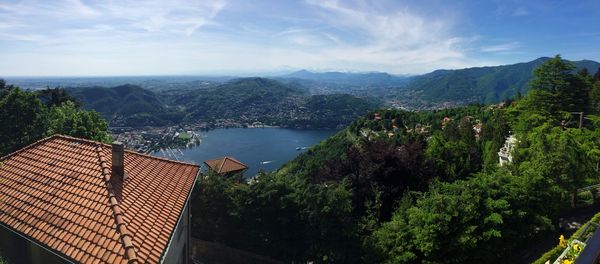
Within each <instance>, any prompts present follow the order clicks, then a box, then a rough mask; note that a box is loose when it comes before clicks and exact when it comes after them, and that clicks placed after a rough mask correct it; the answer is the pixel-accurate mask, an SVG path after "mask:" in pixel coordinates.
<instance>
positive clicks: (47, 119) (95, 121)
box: [0, 86, 111, 155]
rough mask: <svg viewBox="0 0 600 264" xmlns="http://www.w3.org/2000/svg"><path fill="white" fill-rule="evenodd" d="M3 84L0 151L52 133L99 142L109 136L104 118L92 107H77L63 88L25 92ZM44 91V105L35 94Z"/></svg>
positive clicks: (4, 152)
mask: <svg viewBox="0 0 600 264" xmlns="http://www.w3.org/2000/svg"><path fill="white" fill-rule="evenodd" d="M4 88H5V89H4V91H3V92H4V93H5V94H4V96H2V97H1V99H0V123H2V126H1V127H0V155H5V154H7V153H10V152H12V151H15V150H17V149H19V148H22V147H24V146H26V145H28V144H31V143H33V142H34V141H36V140H39V139H42V138H43V137H46V136H50V135H53V134H64V135H70V136H74V137H81V138H87V139H92V140H98V141H103V142H109V141H110V139H111V138H110V135H109V134H108V131H107V129H108V125H107V123H106V121H104V120H103V119H102V118H101V117H100V115H99V114H98V113H96V112H94V111H84V110H80V109H78V108H77V106H76V104H75V103H74V102H73V101H71V100H70V99H71V97H68V96H65V93H64V91H63V92H61V91H60V90H55V89H52V90H49V91H47V92H28V91H23V90H21V89H19V88H16V87H12V86H10V87H7V86H4ZM0 90H2V89H0ZM0 92H2V91H0ZM52 94H54V95H52ZM46 95H48V96H49V100H47V101H46V105H45V104H44V103H42V101H41V100H40V99H39V96H42V97H45V96H46Z"/></svg>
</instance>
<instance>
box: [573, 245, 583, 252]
mask: <svg viewBox="0 0 600 264" xmlns="http://www.w3.org/2000/svg"><path fill="white" fill-rule="evenodd" d="M573 249H575V251H576V252H581V246H580V245H579V244H573Z"/></svg>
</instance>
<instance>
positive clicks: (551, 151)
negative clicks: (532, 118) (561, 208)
mask: <svg viewBox="0 0 600 264" xmlns="http://www.w3.org/2000/svg"><path fill="white" fill-rule="evenodd" d="M583 133H586V132H584V131H583V130H581V129H574V128H568V129H564V130H563V129H561V128H559V127H553V126H552V125H550V124H544V125H542V126H539V127H537V128H534V129H533V131H532V132H531V133H529V134H527V136H526V137H524V138H523V141H524V142H522V143H521V144H520V145H521V147H519V148H518V151H517V152H516V153H515V160H516V162H517V163H518V164H519V170H520V171H527V170H533V171H537V172H538V173H540V174H541V175H544V177H546V178H548V179H550V180H552V181H553V182H554V183H555V184H556V185H557V186H559V187H561V188H562V189H563V190H565V191H566V192H568V193H569V194H570V195H571V204H572V206H573V207H575V206H576V198H577V189H578V188H581V187H584V186H585V182H586V179H588V178H589V177H590V175H592V174H593V171H594V168H595V165H596V163H595V161H594V160H592V159H591V157H590V155H588V152H589V151H591V150H588V151H586V147H584V146H583V145H582V142H585V141H587V140H585V139H584V134H583ZM587 149H590V148H589V147H587Z"/></svg>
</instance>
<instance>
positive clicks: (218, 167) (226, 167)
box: [204, 157, 248, 174]
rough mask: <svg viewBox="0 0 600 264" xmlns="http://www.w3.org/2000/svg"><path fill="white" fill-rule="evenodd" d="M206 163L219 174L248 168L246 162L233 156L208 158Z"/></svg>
mask: <svg viewBox="0 0 600 264" xmlns="http://www.w3.org/2000/svg"><path fill="white" fill-rule="evenodd" d="M204 163H205V164H206V165H207V166H208V167H209V168H210V169H211V170H213V171H215V172H216V173H219V174H225V173H230V172H236V171H241V170H245V169H247V168H248V166H246V165H245V164H244V163H242V162H240V161H239V160H236V159H234V158H232V157H222V158H218V159H212V160H206V161H204Z"/></svg>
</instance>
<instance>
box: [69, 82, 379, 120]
mask: <svg viewBox="0 0 600 264" xmlns="http://www.w3.org/2000/svg"><path fill="white" fill-rule="evenodd" d="M68 91H69V92H70V93H71V94H72V95H73V96H74V97H75V98H77V99H78V100H80V101H81V102H82V104H83V107H84V108H85V109H93V110H96V111H98V112H100V113H102V115H103V116H104V117H105V118H106V119H107V120H109V122H110V124H111V125H112V126H125V125H126V126H152V125H154V126H161V125H173V124H180V123H182V122H188V123H194V122H209V123H211V122H214V121H216V120H230V121H231V122H237V123H244V124H252V123H255V122H261V123H263V124H267V125H277V126H283V127H293V128H336V127H342V126H345V125H347V124H349V123H350V122H352V121H353V120H354V119H355V118H357V117H358V116H361V115H363V114H365V113H367V112H368V111H369V110H370V109H374V108H377V107H378V106H380V103H379V102H378V101H376V100H374V99H372V98H360V97H355V96H351V95H341V94H329V95H314V96H311V95H309V94H308V91H307V90H306V88H305V87H303V86H301V85H299V84H294V83H288V84H283V83H280V82H278V81H275V80H271V79H266V78H241V79H234V80H231V81H228V82H226V83H223V84H221V85H214V86H211V87H204V88H202V89H182V90H168V91H161V92H157V93H155V92H152V91H150V90H146V89H143V88H141V87H139V86H134V85H123V86H117V87H112V88H106V87H80V88H70V89H68Z"/></svg>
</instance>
